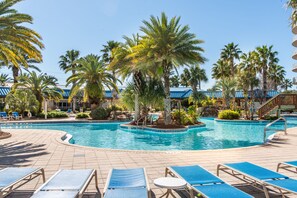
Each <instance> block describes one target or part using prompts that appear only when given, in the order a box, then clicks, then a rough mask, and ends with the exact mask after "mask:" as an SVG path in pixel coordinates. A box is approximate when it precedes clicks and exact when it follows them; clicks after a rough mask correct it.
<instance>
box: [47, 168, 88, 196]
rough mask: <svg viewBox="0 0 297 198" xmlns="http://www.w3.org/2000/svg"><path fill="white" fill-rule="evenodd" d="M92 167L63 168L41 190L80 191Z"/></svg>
mask: <svg viewBox="0 0 297 198" xmlns="http://www.w3.org/2000/svg"><path fill="white" fill-rule="evenodd" d="M92 171H93V170H92V169H85V170H61V171H60V172H59V173H58V174H57V175H55V177H53V178H52V179H51V180H50V181H49V182H48V183H46V184H45V186H43V188H42V189H41V191H47V190H77V191H79V190H80V189H81V188H82V187H83V186H84V184H85V182H86V181H87V179H88V178H89V177H90V175H91V173H92Z"/></svg>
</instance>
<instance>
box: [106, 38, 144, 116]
mask: <svg viewBox="0 0 297 198" xmlns="http://www.w3.org/2000/svg"><path fill="white" fill-rule="evenodd" d="M123 38H124V40H125V43H122V44H121V45H120V46H119V47H117V48H115V50H114V51H113V55H112V56H113V59H112V62H111V63H110V65H109V68H110V70H114V71H117V73H118V74H119V75H120V76H122V79H126V78H129V77H131V76H132V80H133V83H134V86H133V88H134V92H135V95H134V98H135V99H134V104H135V107H134V110H135V116H134V120H138V118H139V117H140V103H139V96H140V92H141V87H142V84H143V83H144V82H143V76H144V75H143V72H142V71H140V70H139V69H138V68H137V67H136V64H137V63H138V57H135V56H133V54H134V53H135V46H137V45H138V44H139V42H140V37H139V35H138V34H136V35H132V37H131V38H130V37H127V36H124V37H123Z"/></svg>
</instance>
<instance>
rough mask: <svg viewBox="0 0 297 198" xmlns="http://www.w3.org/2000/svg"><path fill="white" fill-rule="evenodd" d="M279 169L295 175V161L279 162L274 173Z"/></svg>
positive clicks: (296, 168)
mask: <svg viewBox="0 0 297 198" xmlns="http://www.w3.org/2000/svg"><path fill="white" fill-rule="evenodd" d="M279 169H284V170H287V171H290V172H292V173H297V161H290V162H281V163H279V164H278V165H277V169H276V171H277V172H279Z"/></svg>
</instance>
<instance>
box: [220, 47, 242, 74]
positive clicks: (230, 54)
mask: <svg viewBox="0 0 297 198" xmlns="http://www.w3.org/2000/svg"><path fill="white" fill-rule="evenodd" d="M241 53H242V52H241V50H240V49H239V47H238V45H235V44H234V43H229V44H227V45H225V46H224V48H223V49H222V52H221V59H222V60H223V61H225V62H226V64H227V65H228V66H229V68H230V71H231V77H232V78H235V74H236V64H235V60H239V58H240V54H241Z"/></svg>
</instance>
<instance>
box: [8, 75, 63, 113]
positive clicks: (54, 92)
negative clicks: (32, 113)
mask: <svg viewBox="0 0 297 198" xmlns="http://www.w3.org/2000/svg"><path fill="white" fill-rule="evenodd" d="M57 81H58V79H57V78H55V77H53V76H49V75H46V74H43V73H40V74H37V73H36V72H35V71H32V72H28V73H25V74H22V75H21V76H20V77H19V79H18V83H15V84H14V85H13V90H14V89H17V88H19V87H20V88H25V89H29V90H31V91H32V92H33V94H34V95H35V96H36V99H37V100H38V101H39V107H38V112H41V109H42V102H43V101H46V100H59V99H61V98H63V97H62V93H63V90H62V89H60V88H58V86H57Z"/></svg>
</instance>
